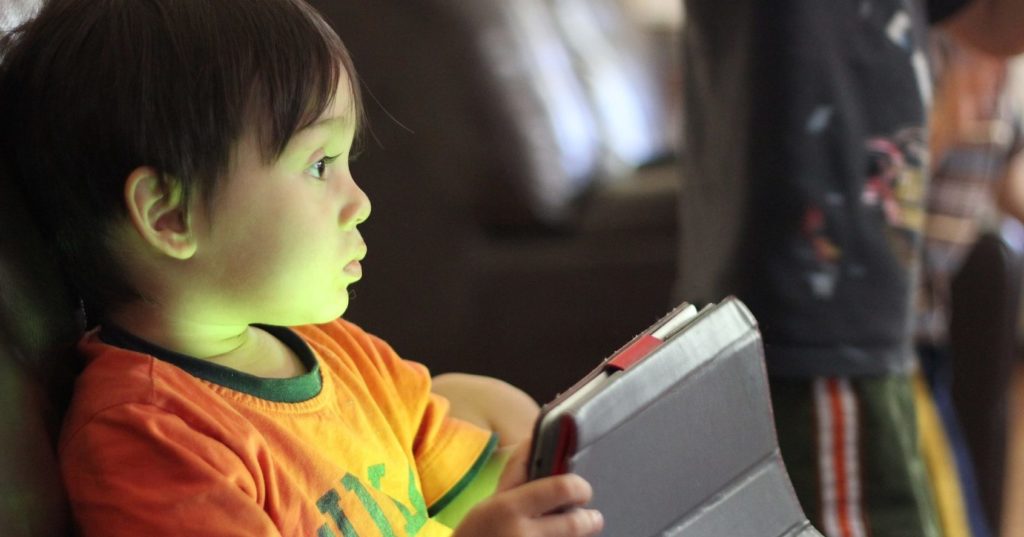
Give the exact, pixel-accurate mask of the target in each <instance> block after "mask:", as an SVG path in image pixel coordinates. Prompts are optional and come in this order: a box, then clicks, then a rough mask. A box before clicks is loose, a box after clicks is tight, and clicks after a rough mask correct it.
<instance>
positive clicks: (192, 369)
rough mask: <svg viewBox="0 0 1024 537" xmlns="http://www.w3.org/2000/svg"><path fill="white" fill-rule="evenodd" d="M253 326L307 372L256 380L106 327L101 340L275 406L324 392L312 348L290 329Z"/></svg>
mask: <svg viewBox="0 0 1024 537" xmlns="http://www.w3.org/2000/svg"><path fill="white" fill-rule="evenodd" d="M253 326H255V327H257V328H260V329H261V330H266V331H267V332H269V333H270V335H272V336H274V337H276V338H277V339H279V340H281V343H284V344H285V345H286V346H287V347H288V348H289V349H291V350H292V352H294V353H295V354H296V356H298V357H299V360H300V361H301V362H302V365H303V366H305V368H306V370H307V372H306V373H304V374H302V375H299V376H298V377H293V378H287V379H277V378H264V377H257V376H255V375H250V374H248V373H243V372H241V371H238V370H235V369H231V368H229V367H224V366H221V365H217V364H214V363H211V362H208V361H206V360H200V359H199V358H195V357H192V356H188V355H185V354H180V353H177V352H174V351H171V350H167V349H165V348H163V347H160V346H159V345H155V344H153V343H150V342H148V341H146V340H144V339H141V338H139V337H136V336H134V335H132V334H129V333H128V332H125V331H124V330H122V329H120V328H118V327H116V326H112V325H106V326H104V327H103V328H102V329H101V330H100V334H99V337H100V339H101V340H102V341H103V342H104V343H108V344H110V345H114V346H115V347H121V348H123V349H128V350H130V351H135V352H141V353H143V354H148V355H150V356H153V357H154V358H156V359H158V360H161V361H164V362H167V363H169V364H171V365H174V366H177V367H179V368H181V369H183V370H185V372H187V373H188V374H190V375H192V376H193V377H196V378H200V379H202V380H205V381H207V382H211V383H213V384H216V385H218V386H223V387H225V388H230V389H232V390H235V391H238V392H242V393H246V394H249V395H251V396H253V397H258V398H260V399H265V400H267V401H272V402H275V403H301V402H303V401H307V400H309V399H312V398H314V397H316V396H317V395H318V394H319V393H320V390H321V388H323V379H322V378H321V376H320V364H318V363H317V360H316V356H314V355H313V351H312V350H311V349H310V348H309V345H307V344H306V342H305V341H303V340H302V338H300V337H299V336H298V335H297V334H296V333H295V332H292V331H291V330H289V329H288V328H284V327H281V326H267V325H253Z"/></svg>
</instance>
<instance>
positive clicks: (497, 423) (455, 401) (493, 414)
mask: <svg viewBox="0 0 1024 537" xmlns="http://www.w3.org/2000/svg"><path fill="white" fill-rule="evenodd" d="M432 391H433V392H434V393H436V394H438V395H441V396H443V397H444V398H445V399H447V400H448V401H449V402H450V403H451V408H450V409H449V415H451V416H452V417H455V418H459V419H461V420H463V421H468V422H470V423H472V424H474V425H476V426H478V427H482V428H484V429H487V430H489V431H494V432H495V433H497V434H498V439H499V446H501V447H505V446H514V445H516V444H519V443H520V442H523V441H524V440H526V439H528V438H530V437H531V435H532V433H533V425H534V422H535V421H536V419H537V415H538V413H539V412H540V407H539V406H537V403H536V402H535V401H534V400H533V399H532V398H531V397H530V396H529V395H527V394H526V393H525V392H523V391H522V390H520V389H518V388H516V387H514V386H512V385H511V384H508V383H506V382H503V381H500V380H498V379H495V378H491V377H484V376H479V375H467V374H463V373H446V374H443V375H438V376H436V377H434V378H433V385H432Z"/></svg>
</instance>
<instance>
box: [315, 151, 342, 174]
mask: <svg viewBox="0 0 1024 537" xmlns="http://www.w3.org/2000/svg"><path fill="white" fill-rule="evenodd" d="M339 156H341V155H334V156H333V157H324V158H322V159H320V160H318V161H316V162H314V163H313V164H310V166H309V167H308V168H306V173H308V174H309V175H311V176H313V177H315V178H317V179H323V177H324V174H325V173H326V172H327V166H328V165H329V164H330V163H332V162H334V161H335V159H337V158H338V157H339Z"/></svg>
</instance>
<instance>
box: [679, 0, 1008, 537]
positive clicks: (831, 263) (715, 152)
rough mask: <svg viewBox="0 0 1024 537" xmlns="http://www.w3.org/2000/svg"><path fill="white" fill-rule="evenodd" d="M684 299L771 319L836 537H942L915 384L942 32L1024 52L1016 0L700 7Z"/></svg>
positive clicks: (801, 461)
mask: <svg viewBox="0 0 1024 537" xmlns="http://www.w3.org/2000/svg"><path fill="white" fill-rule="evenodd" d="M685 7H686V28H685V31H684V36H683V47H684V49H683V68H684V70H685V77H684V114H685V115H684V135H683V141H684V152H685V155H684V158H683V171H684V173H683V187H682V192H681V198H680V199H681V202H680V211H681V212H680V226H681V239H680V241H681V242H680V248H679V255H680V257H679V279H678V284H677V286H676V292H677V295H678V298H682V299H686V300H689V301H691V302H703V301H715V300H719V299H720V298H721V297H722V296H724V295H726V294H735V295H737V296H739V297H740V298H741V299H742V300H744V301H745V302H746V303H747V304H748V305H749V306H750V307H751V309H752V310H753V312H754V314H755V316H756V317H757V318H758V320H759V322H760V325H761V329H762V332H763V334H764V340H765V351H766V360H767V366H768V372H769V374H770V375H771V378H772V397H773V405H774V409H775V415H776V426H777V429H778V433H779V442H780V446H781V448H782V454H783V457H784V459H785V461H786V465H787V468H788V469H789V472H790V476H791V478H792V480H793V484H794V486H795V488H796V490H797V495H798V497H799V499H800V501H801V503H802V504H803V506H804V509H805V510H806V511H807V513H808V514H809V515H810V516H811V518H812V520H813V521H814V522H815V524H816V525H817V526H818V527H819V528H821V529H822V531H823V532H824V533H826V535H828V536H829V537H837V536H843V537H846V536H866V535H869V534H870V535H873V536H874V537H885V536H901V537H904V536H918V535H920V536H933V535H940V534H941V530H940V528H939V525H938V522H937V516H936V514H935V509H934V505H933V502H932V498H931V493H930V490H929V486H928V482H927V475H926V472H925V470H924V466H923V464H922V462H921V456H920V452H919V450H918V440H917V436H916V427H915V423H916V418H915V409H914V402H913V396H912V392H911V385H910V374H911V371H912V370H913V367H914V362H915V359H914V349H913V326H912V325H913V323H912V319H913V313H914V312H913V307H912V297H913V294H914V291H915V289H916V283H915V278H916V272H917V268H918V262H919V261H918V260H919V256H920V246H921V240H922V233H923V230H924V225H925V218H926V216H925V207H924V206H925V202H926V195H927V191H928V190H927V178H928V169H927V166H928V134H927V130H926V124H927V112H926V111H927V110H928V107H929V105H930V103H931V101H932V87H931V82H930V74H929V69H928V61H927V54H926V51H925V50H924V48H923V44H924V42H925V34H926V32H927V26H928V23H931V24H939V23H941V24H942V25H944V26H946V27H948V28H949V30H950V31H951V32H953V33H954V34H955V35H957V36H958V37H961V38H964V39H968V40H971V41H972V42H975V43H976V44H978V45H979V46H981V47H983V48H985V49H986V50H989V51H990V52H993V53H1002V54H1007V53H1011V52H1015V51H1018V50H1020V49H1022V48H1024V32H1021V31H1020V28H1022V27H1024V4H1022V3H1020V2H1014V1H1008V0H999V1H997V0H975V1H974V2H970V3H968V2H966V1H954V0H950V1H931V2H929V3H928V5H927V6H925V5H922V4H919V3H916V2H913V1H911V0H863V1H858V2H840V3H836V2H818V1H814V0H784V1H780V0H777V1H772V2H758V1H755V0H746V1H744V2H735V3H730V4H729V5H728V7H727V8H726V7H723V6H721V5H719V4H716V3H712V2H699V1H697V0H687V1H686V3H685Z"/></svg>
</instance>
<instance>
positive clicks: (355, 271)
mask: <svg viewBox="0 0 1024 537" xmlns="http://www.w3.org/2000/svg"><path fill="white" fill-rule="evenodd" d="M342 270H343V271H344V272H345V274H348V275H349V276H362V275H363V265H362V263H360V262H359V260H358V259H353V260H352V261H349V262H348V264H347V265H345V268H344V269H342Z"/></svg>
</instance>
